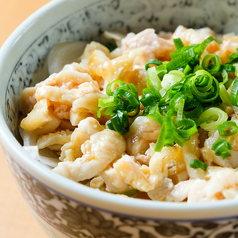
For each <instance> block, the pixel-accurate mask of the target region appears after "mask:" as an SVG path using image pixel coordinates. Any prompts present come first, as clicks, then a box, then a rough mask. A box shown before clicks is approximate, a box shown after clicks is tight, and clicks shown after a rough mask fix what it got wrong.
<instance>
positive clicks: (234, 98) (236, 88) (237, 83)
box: [230, 77, 238, 107]
mask: <svg viewBox="0 0 238 238" xmlns="http://www.w3.org/2000/svg"><path fill="white" fill-rule="evenodd" d="M230 102H231V104H232V105H233V106H236V107H238V77H236V78H235V79H234V81H233V84H232V88H231V94H230Z"/></svg>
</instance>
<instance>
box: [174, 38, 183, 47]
mask: <svg viewBox="0 0 238 238" xmlns="http://www.w3.org/2000/svg"><path fill="white" fill-rule="evenodd" d="M173 41H174V46H175V49H176V50H177V49H180V48H182V47H184V44H183V42H182V40H181V39H180V38H176V39H173Z"/></svg>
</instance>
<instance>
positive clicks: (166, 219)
mask: <svg viewBox="0 0 238 238" xmlns="http://www.w3.org/2000/svg"><path fill="white" fill-rule="evenodd" d="M237 4H238V2H237V1H235V0H226V1H224V0H179V1H178V0H169V1H168V0H145V1H144V0H130V1H128V0H87V1H83V0H67V1H66V0H57V1H52V2H50V3H49V4H47V5H46V6H44V7H43V8H41V9H40V10H38V11H37V12H35V13H34V14H33V15H32V16H30V17H29V18H28V19H27V20H26V21H25V22H24V23H22V24H21V25H20V26H19V27H18V28H17V29H16V30H15V32H14V33H13V34H12V35H11V36H10V37H9V39H8V40H7V41H6V43H5V44H4V45H3V47H2V49H1V51H0V62H1V64H0V75H1V87H0V99H1V100H0V128H1V130H0V141H1V144H2V147H3V149H4V152H5V157H6V160H7V163H8V165H9V168H10V170H11V172H12V174H13V176H14V178H15V181H16V184H17V185H18V188H19V191H20V193H21V194H22V196H23V198H24V200H25V202H26V204H27V205H28V207H29V209H30V211H31V212H32V215H33V216H34V217H35V219H36V220H37V221H38V222H39V224H40V225H41V227H42V229H43V230H44V231H45V233H46V234H47V235H48V237H55V238H59V237H60V238H61V237H62V238H63V237H71V238H75V237H81V238H93V237H94V238H106V237H108V238H117V237H118V238H126V237H131V238H139V237H140V238H156V237H160V238H161V237H173V238H174V237H189V238H195V237H196V238H199V237H200V238H201V237H203V238H205V237H206V238H207V237H209V238H211V237H216V238H226V237H227V238H228V237H238V219H237V216H238V200H225V201H219V202H209V203H205V202H204V203H199V204H186V203H169V202H166V203H165V202H156V201H146V200H140V199H133V198H127V197H119V196H117V195H114V194H108V193H105V192H101V191H97V190H94V189H91V188H89V187H85V186H84V185H81V184H78V183H75V182H73V181H71V180H68V179H66V178H64V177H62V176H60V175H58V174H56V173H54V172H52V171H51V170H50V169H49V168H46V167H45V166H44V165H42V164H41V163H40V162H38V161H36V160H34V159H33V158H31V157H30V156H29V154H28V153H27V152H26V151H25V150H23V148H22V146H21V140H20V137H19V132H18V125H19V124H18V122H19V121H18V111H19V107H18V97H19V94H20V92H21V91H22V90H23V88H25V87H27V86H29V85H31V84H35V83H36V82H38V81H39V80H40V78H44V63H45V59H46V55H47V52H48V51H49V50H50V49H51V48H52V46H53V45H55V44H56V43H59V42H65V41H73V40H87V41H90V40H92V39H94V40H100V39H101V34H102V32H103V30H104V29H107V30H113V31H120V32H122V33H127V32H130V31H134V32H138V31H140V30H143V29H144V28H146V27H153V28H155V29H156V30H166V31H168V30H174V29H175V28H176V26H177V25H179V24H182V25H184V26H187V27H193V28H199V27H203V26H209V27H211V28H212V29H213V30H215V31H216V32H220V33H224V32H230V31H235V32H237V31H238V28H237V26H238V24H237V23H238V15H237V10H238V5H237Z"/></svg>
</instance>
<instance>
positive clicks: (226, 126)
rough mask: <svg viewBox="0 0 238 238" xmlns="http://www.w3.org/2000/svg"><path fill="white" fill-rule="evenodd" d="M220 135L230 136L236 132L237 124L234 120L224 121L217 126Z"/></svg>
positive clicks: (237, 130)
mask: <svg viewBox="0 0 238 238" xmlns="http://www.w3.org/2000/svg"><path fill="white" fill-rule="evenodd" d="M217 130H218V132H219V135H220V136H231V135H234V134H236V133H237V132H238V126H237V125H236V123H235V122H234V121H225V122H223V123H222V124H221V125H219V126H218V127H217Z"/></svg>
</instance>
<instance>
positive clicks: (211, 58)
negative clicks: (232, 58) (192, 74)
mask: <svg viewBox="0 0 238 238" xmlns="http://www.w3.org/2000/svg"><path fill="white" fill-rule="evenodd" d="M202 67H203V68H204V69H205V70H207V71H208V72H209V73H210V74H211V75H216V74H218V72H219V71H220V68H221V59H220V57H219V56H218V55H215V54H208V55H206V56H205V57H204V58H203V61H202Z"/></svg>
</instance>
